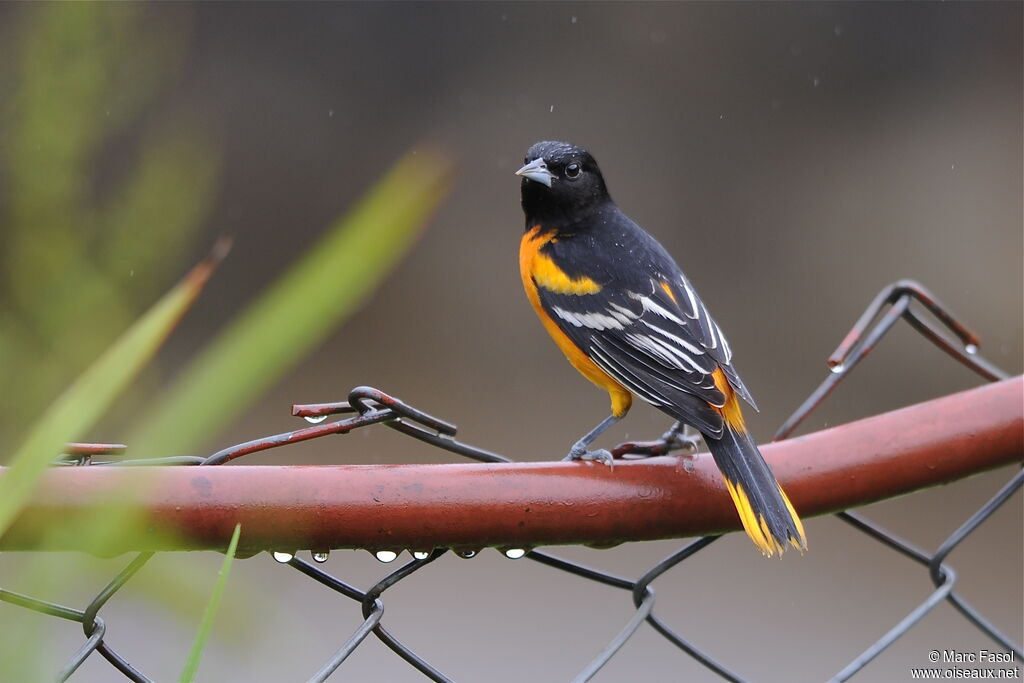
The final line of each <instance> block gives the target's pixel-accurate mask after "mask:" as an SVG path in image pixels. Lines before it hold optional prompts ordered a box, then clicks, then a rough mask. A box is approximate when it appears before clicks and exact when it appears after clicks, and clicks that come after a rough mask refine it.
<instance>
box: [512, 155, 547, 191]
mask: <svg viewBox="0 0 1024 683" xmlns="http://www.w3.org/2000/svg"><path fill="white" fill-rule="evenodd" d="M516 175H517V176H522V177H523V178H529V179H530V180H533V181H535V182H538V183H540V184H542V185H547V186H548V187H551V181H552V180H553V179H554V177H555V176H554V174H553V173H552V172H551V171H549V170H548V165H547V164H545V163H544V159H543V158H538V159H534V160H533V161H531V162H530V163H528V164H526V166H523V167H522V168H521V169H519V170H518V171H516Z"/></svg>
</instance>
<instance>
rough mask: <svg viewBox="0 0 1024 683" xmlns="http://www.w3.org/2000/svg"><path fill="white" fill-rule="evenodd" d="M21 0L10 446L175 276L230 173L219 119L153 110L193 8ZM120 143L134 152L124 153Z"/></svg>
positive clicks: (1, 322) (4, 275)
mask: <svg viewBox="0 0 1024 683" xmlns="http://www.w3.org/2000/svg"><path fill="white" fill-rule="evenodd" d="M15 9H16V11H13V10H9V12H10V14H11V15H13V17H14V22H13V24H14V27H13V30H11V39H9V40H5V41H2V42H0V65H2V66H0V73H2V78H0V82H2V83H4V84H5V86H6V87H5V89H6V90H8V91H9V92H7V93H6V94H5V96H3V97H2V98H0V177H2V179H3V181H4V182H3V184H2V185H0V282H2V286H0V358H2V359H3V361H2V362H0V385H2V386H4V387H6V388H7V389H8V391H7V393H6V396H7V400H6V401H5V402H4V405H3V410H0V434H2V435H3V436H2V438H0V446H2V445H6V446H11V445H13V443H14V442H17V441H18V439H17V436H18V435H19V432H20V431H21V429H23V426H24V425H25V424H26V422H27V421H28V420H29V419H30V418H31V417H32V416H35V415H37V414H38V413H39V412H40V410H41V409H42V407H43V406H44V405H46V404H47V403H48V402H49V400H51V399H52V398H53V397H54V396H55V395H56V394H57V392H59V391H60V390H61V389H62V388H63V387H64V386H66V385H67V384H68V383H69V382H70V380H71V379H73V378H74V377H75V376H77V375H78V373H79V372H81V370H82V369H83V368H84V367H85V366H86V364H87V363H88V362H89V361H90V360H92V359H93V358H95V357H96V356H97V355H98V354H99V352H100V351H101V350H102V349H104V348H105V347H106V346H107V345H108V344H110V342H111V341H112V340H113V339H114V338H115V337H116V335H117V334H118V333H119V332H120V331H122V330H123V329H124V328H125V327H126V326H127V324H128V323H129V322H130V321H131V320H132V319H133V318H134V317H135V316H136V315H137V314H138V312H139V311H140V310H142V308H144V307H145V306H146V305H147V304H149V303H151V302H152V301H153V298H154V297H155V296H156V295H157V294H158V293H159V292H161V291H163V290H164V289H166V287H167V284H168V282H169V281H170V280H171V279H172V278H173V277H175V276H176V275H177V274H178V272H177V271H178V269H180V267H181V257H182V256H183V254H184V251H185V250H186V248H188V247H189V246H190V245H191V242H192V239H193V236H194V235H195V233H196V231H197V228H198V227H199V226H200V225H201V223H202V221H203V219H204V218H205V216H206V214H207V211H208V209H209V207H210V205H211V201H212V199H213V194H214V190H215V183H216V179H217V177H218V175H219V154H218V152H217V151H216V150H217V146H216V145H215V144H213V141H212V140H210V139H206V138H205V137H204V136H203V135H201V134H197V133H196V131H197V130H199V131H202V130H208V129H209V126H205V125H204V126H199V125H189V122H188V120H187V117H181V116H177V117H175V121H174V122H173V123H171V121H170V117H166V118H164V119H162V120H161V119H158V117H154V116H152V115H147V114H146V112H147V111H148V110H146V107H147V106H148V105H152V103H153V102H154V100H155V99H156V98H157V97H158V95H159V93H160V91H161V89H163V88H165V87H166V86H167V85H168V84H169V83H170V82H171V81H172V78H173V76H174V73H175V71H176V70H177V67H178V66H179V65H180V63H181V61H182V59H183V56H184V54H185V48H186V46H187V33H188V23H187V14H186V13H185V12H179V13H177V14H176V16H178V17H179V18H180V19H179V20H178V21H172V22H170V24H168V23H167V22H166V21H164V22H163V23H162V24H161V25H160V26H153V25H151V23H147V22H146V21H145V12H144V10H145V6H144V5H142V4H127V3H125V4H121V3H38V4H26V5H21V6H18V7H17V8H15ZM9 28H10V27H9ZM112 150H116V151H118V152H120V155H119V156H118V158H120V157H121V156H123V157H126V158H134V161H133V162H132V163H131V165H130V166H129V167H127V168H115V167H114V166H115V164H113V163H112V162H111V159H112V158H113V156H114V155H113V153H112ZM126 151H127V153H125V152H126ZM15 387H16V391H11V389H12V388H15Z"/></svg>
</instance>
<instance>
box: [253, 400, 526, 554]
mask: <svg viewBox="0 0 1024 683" xmlns="http://www.w3.org/2000/svg"><path fill="white" fill-rule="evenodd" d="M303 419H304V420H305V421H306V422H309V423H310V424H320V423H321V422H323V421H324V420H326V419H327V415H306V416H304V417H303ZM370 552H371V553H372V554H373V556H374V557H375V558H377V560H378V561H380V562H384V563H385V564H386V563H389V562H394V561H395V560H397V559H398V556H399V554H400V553H401V551H395V550H376V551H370ZM528 552H530V550H529V549H528V548H503V549H502V550H501V554H502V555H504V556H505V557H507V558H509V559H510V560H518V559H519V558H521V557H524V556H525V555H526V554H527V553H528ZM409 554H410V555H412V556H413V559H416V560H425V559H427V558H428V557H430V551H427V550H410V551H409ZM455 554H456V555H458V556H459V557H462V558H464V559H467V560H468V559H470V558H472V557H476V556H477V555H479V554H480V551H479V550H476V549H472V548H463V549H459V550H456V551H455ZM273 555H274V559H275V560H277V561H278V562H281V563H288V562H291V561H292V558H293V557H295V553H289V552H283V551H275V552H274V553H273ZM311 555H312V557H313V560H314V561H315V562H320V563H323V562H326V561H327V560H328V558H330V551H329V550H313V551H311Z"/></svg>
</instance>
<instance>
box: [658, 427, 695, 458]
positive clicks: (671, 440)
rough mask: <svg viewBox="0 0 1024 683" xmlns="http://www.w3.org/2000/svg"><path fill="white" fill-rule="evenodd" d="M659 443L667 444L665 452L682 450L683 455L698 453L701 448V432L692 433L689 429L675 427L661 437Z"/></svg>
mask: <svg viewBox="0 0 1024 683" xmlns="http://www.w3.org/2000/svg"><path fill="white" fill-rule="evenodd" d="M658 441H659V442H661V443H663V444H665V452H666V453H667V452H669V451H674V450H680V451H682V452H683V453H696V452H697V448H698V447H699V446H700V442H701V436H700V432H691V431H690V429H689V427H686V426H684V427H683V428H682V429H677V428H676V427H673V428H672V429H670V430H668V431H667V432H665V433H664V434H662V435H661V438H660V439H659V440H658Z"/></svg>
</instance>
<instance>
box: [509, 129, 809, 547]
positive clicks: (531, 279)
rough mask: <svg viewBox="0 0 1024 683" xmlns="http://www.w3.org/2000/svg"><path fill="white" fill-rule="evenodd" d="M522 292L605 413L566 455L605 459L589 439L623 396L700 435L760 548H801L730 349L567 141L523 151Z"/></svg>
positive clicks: (618, 408)
mask: <svg viewBox="0 0 1024 683" xmlns="http://www.w3.org/2000/svg"><path fill="white" fill-rule="evenodd" d="M525 162H526V165H525V166H523V167H522V168H520V169H519V170H518V171H516V175H518V176H521V177H522V205H523V212H524V213H525V214H526V233H525V234H524V235H523V238H522V242H521V244H520V249H519V268H520V274H521V275H522V278H523V286H524V287H525V289H526V295H527V297H528V298H529V300H530V303H531V304H532V305H533V309H534V310H535V311H536V312H537V315H538V316H540V320H541V323H543V325H544V327H545V329H546V330H547V331H548V333H549V334H550V335H551V337H552V338H553V339H554V340H555V343H556V344H558V347H559V348H560V349H561V350H562V352H563V353H564V354H565V356H566V358H568V359H569V362H570V363H571V364H572V365H573V367H575V368H576V369H577V370H578V371H579V372H580V373H582V374H583V376H584V377H586V378H587V379H589V380H590V381H591V382H593V383H594V384H596V385H597V386H599V387H601V388H603V389H605V390H606V391H607V392H608V394H609V396H610V398H611V404H612V405H611V408H612V414H611V415H610V416H608V417H607V418H606V419H605V420H604V421H602V422H601V423H600V424H599V425H597V426H596V427H595V428H594V429H593V430H591V431H590V432H588V433H587V434H586V435H585V436H583V438H581V439H580V440H579V441H577V442H576V443H575V444H574V445H573V447H572V449H571V450H570V451H569V455H567V456H566V458H565V459H567V460H570V459H571V460H579V459H585V460H600V461H602V462H605V463H611V454H610V453H609V452H608V451H606V450H593V451H591V450H588V448H589V446H590V444H591V443H593V441H594V440H595V439H596V438H597V437H598V436H599V435H600V434H601V433H602V432H603V431H605V430H606V429H607V428H608V427H610V426H611V425H613V424H615V423H616V422H618V421H619V420H620V419H622V418H623V417H624V416H625V415H626V412H627V411H629V408H630V406H631V405H632V401H633V394H636V395H637V396H639V397H640V398H642V399H644V400H645V401H647V402H648V403H650V404H651V405H653V406H655V407H657V408H658V409H660V410H661V411H663V412H665V413H667V414H668V415H669V416H671V417H672V418H674V419H676V420H678V423H677V425H676V427H675V428H674V429H679V428H680V425H681V424H682V423H685V424H689V425H692V426H693V427H695V428H696V429H698V430H699V431H700V433H701V435H702V436H703V437H704V441H705V443H706V444H707V446H708V448H709V449H710V450H711V454H712V456H713V457H714V460H715V463H716V464H717V465H718V469H719V470H720V471H721V473H722V476H723V478H724V479H725V483H726V487H727V488H728V490H729V493H730V494H731V496H732V500H733V503H734V504H735V505H736V510H737V511H738V512H739V516H740V520H741V521H742V522H743V527H744V529H746V531H747V534H748V535H749V536H750V538H751V539H752V540H753V541H754V543H755V544H756V545H757V547H758V548H759V549H760V550H761V552H762V553H763V554H765V555H769V556H770V555H773V554H774V553H776V552H777V553H779V554H781V553H782V552H783V550H784V549H785V547H786V545H787V544H788V545H791V546H793V547H795V548H798V549H800V550H804V549H806V547H807V540H806V538H805V536H804V529H803V524H802V523H801V522H800V518H799V517H798V516H797V514H796V512H795V511H794V509H793V506H792V504H790V502H789V499H788V498H787V497H786V494H785V493H784V492H783V490H782V488H781V487H780V486H779V484H778V482H777V481H776V479H775V476H774V475H773V474H772V471H771V469H769V467H768V464H767V463H766V462H765V460H764V458H763V457H762V456H761V453H760V451H758V449H757V446H756V445H755V443H754V440H753V439H752V438H751V436H750V434H749V432H748V431H747V428H746V426H745V424H744V421H743V412H742V411H741V410H740V403H739V398H742V399H744V400H745V401H746V402H747V403H749V404H750V405H751V406H753V407H755V409H756V406H754V401H753V399H752V398H751V396H750V393H749V392H748V391H747V388H746V387H745V386H744V385H743V381H742V380H741V379H740V376H739V374H737V372H736V370H735V369H734V368H733V366H732V350H731V349H730V348H729V343H728V342H727V341H726V340H725V336H724V335H723V334H722V331H721V330H720V329H719V327H718V325H717V324H716V323H715V321H714V320H713V319H712V318H711V316H710V315H709V314H708V309H707V307H706V306H705V305H704V302H703V301H701V299H700V297H699V296H697V292H696V290H695V289H694V287H693V285H692V284H690V281H689V280H688V279H687V278H686V276H685V275H684V274H683V271H682V270H680V268H679V266H678V265H676V262H675V261H674V260H672V257H671V256H669V254H668V252H667V251H665V249H664V247H662V246H661V245H660V244H658V242H657V241H655V239H654V238H653V237H651V236H650V235H648V234H647V233H646V232H645V231H644V230H643V229H642V228H641V227H640V226H639V225H637V224H636V223H634V222H633V221H632V220H631V219H630V218H629V217H628V216H626V214H624V213H623V212H622V211H621V210H620V209H619V207H618V206H616V204H615V202H613V201H612V199H611V197H610V196H609V194H608V189H607V187H606V186H605V182H604V178H603V177H602V176H601V171H600V169H598V167H597V163H596V162H595V161H594V158H593V157H592V156H591V155H590V154H589V153H588V152H587V151H586V150H584V149H581V148H579V147H576V146H574V145H570V144H568V143H565V142H538V143H537V144H535V145H533V146H532V147H530V149H529V151H528V152H527V154H526V159H525Z"/></svg>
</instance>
